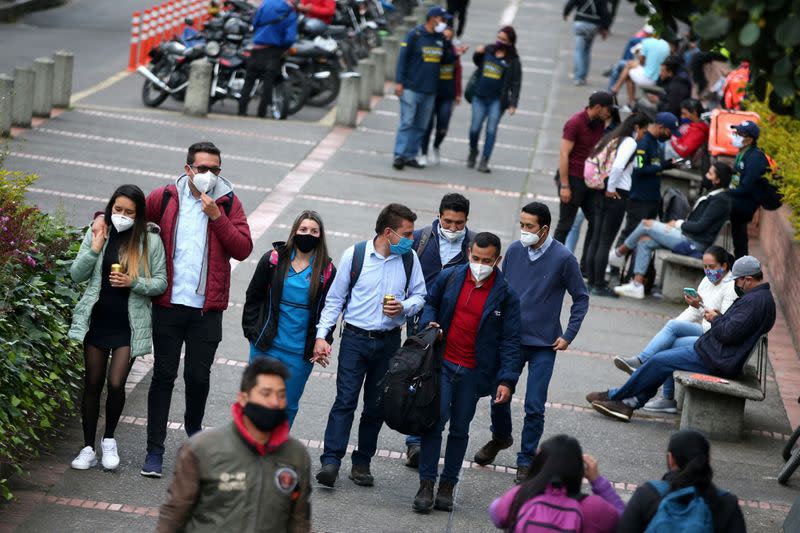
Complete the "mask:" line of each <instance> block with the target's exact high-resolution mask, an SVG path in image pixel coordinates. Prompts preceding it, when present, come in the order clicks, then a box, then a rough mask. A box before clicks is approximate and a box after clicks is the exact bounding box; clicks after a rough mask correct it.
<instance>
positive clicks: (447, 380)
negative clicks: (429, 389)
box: [419, 361, 478, 484]
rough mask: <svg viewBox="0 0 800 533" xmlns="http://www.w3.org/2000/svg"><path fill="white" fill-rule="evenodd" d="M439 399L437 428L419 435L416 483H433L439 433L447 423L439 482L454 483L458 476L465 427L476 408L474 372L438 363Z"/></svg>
mask: <svg viewBox="0 0 800 533" xmlns="http://www.w3.org/2000/svg"><path fill="white" fill-rule="evenodd" d="M439 394H440V397H439V424H438V425H437V426H435V427H434V428H433V429H431V430H430V431H428V432H427V433H425V434H424V435H422V448H421V449H420V452H419V479H420V480H424V479H434V480H435V479H436V471H437V469H438V466H439V453H440V452H441V449H442V432H443V431H444V426H445V424H447V421H448V420H450V427H449V429H448V433H447V448H445V452H444V469H443V470H442V476H441V479H442V480H447V481H451V482H452V483H454V484H455V483H458V473H459V472H460V471H461V464H462V463H463V462H464V455H465V454H466V453H467V444H468V443H469V425H470V422H472V418H473V417H474V416H475V406H476V405H477V404H478V370H477V369H476V368H466V367H463V366H459V365H457V364H455V363H451V362H450V361H442V374H441V382H440V393H439Z"/></svg>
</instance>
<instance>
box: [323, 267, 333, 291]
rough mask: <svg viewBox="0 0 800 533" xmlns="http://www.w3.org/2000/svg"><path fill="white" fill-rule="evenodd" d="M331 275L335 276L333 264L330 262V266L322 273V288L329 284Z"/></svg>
mask: <svg viewBox="0 0 800 533" xmlns="http://www.w3.org/2000/svg"><path fill="white" fill-rule="evenodd" d="M331 275H333V263H332V262H328V266H327V267H325V271H324V272H323V273H322V286H323V287H324V286H325V285H327V284H328V280H330V279H331Z"/></svg>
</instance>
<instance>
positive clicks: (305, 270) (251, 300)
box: [242, 211, 336, 426]
mask: <svg viewBox="0 0 800 533" xmlns="http://www.w3.org/2000/svg"><path fill="white" fill-rule="evenodd" d="M272 246H273V249H272V250H270V251H269V252H267V253H265V254H264V255H263V256H261V259H260V260H259V261H258V266H257V267H256V271H255V273H254V274H253V278H252V279H251V280H250V285H249V286H248V287H247V296H246V298H245V303H244V310H243V311H242V329H243V331H244V336H245V337H246V338H247V340H249V341H250V361H251V362H252V361H253V359H254V358H256V357H263V356H269V357H272V358H274V359H277V360H279V361H281V362H282V363H283V364H285V365H286V367H287V368H288V369H289V373H290V375H289V379H287V380H286V400H287V412H288V416H289V425H290V426H291V424H292V423H294V418H295V416H296V415H297V410H298V408H299V403H300V397H301V396H302V395H303V390H304V389H305V386H306V381H308V377H309V376H310V375H311V369H312V368H313V367H314V363H315V362H317V363H319V364H321V365H322V366H327V364H328V363H327V359H323V360H318V359H316V358H314V354H313V352H314V341H315V340H316V332H317V330H316V325H317V322H318V321H319V317H320V314H321V313H322V309H323V307H324V305H325V296H326V295H327V293H328V289H329V288H330V286H331V283H332V282H333V278H334V276H335V275H336V268H334V266H333V262H332V261H331V258H330V257H329V256H328V245H327V242H326V240H325V226H324V225H323V224H322V217H320V215H319V213H317V212H316V211H303V212H302V213H300V214H299V215H297V218H295V220H294V224H292V229H291V230H290V232H289V238H288V239H286V242H275V243H273V245H272ZM328 337H329V342H333V335H332V333H329V334H328Z"/></svg>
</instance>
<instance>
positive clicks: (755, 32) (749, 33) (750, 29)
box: [739, 22, 761, 46]
mask: <svg viewBox="0 0 800 533" xmlns="http://www.w3.org/2000/svg"><path fill="white" fill-rule="evenodd" d="M760 36H761V28H759V27H758V24H756V23H755V22H748V23H747V24H745V25H744V26H743V27H742V29H741V30H740V31H739V43H740V44H741V45H742V46H753V45H754V44H755V43H756V41H758V38H759V37H760Z"/></svg>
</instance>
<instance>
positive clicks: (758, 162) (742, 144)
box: [731, 120, 769, 257]
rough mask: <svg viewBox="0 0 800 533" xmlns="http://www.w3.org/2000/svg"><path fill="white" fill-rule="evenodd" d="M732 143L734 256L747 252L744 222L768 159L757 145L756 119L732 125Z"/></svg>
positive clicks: (756, 200) (755, 207)
mask: <svg viewBox="0 0 800 533" xmlns="http://www.w3.org/2000/svg"><path fill="white" fill-rule="evenodd" d="M734 131H735V132H736V135H734V136H733V145H734V146H735V147H737V148H739V153H738V154H737V155H736V161H735V163H734V165H733V178H732V179H731V196H732V197H733V207H732V208H731V236H732V237H733V254H734V255H735V256H736V257H742V256H743V255H747V248H748V246H747V244H748V243H747V241H748V239H747V224H749V223H750V221H751V220H753V215H754V214H755V212H756V210H758V206H759V198H758V193H759V192H760V187H759V185H760V182H761V180H762V178H763V177H764V173H765V172H767V170H768V169H769V161H767V156H766V155H764V152H762V151H761V149H760V148H759V147H758V146H757V143H758V135H759V133H760V130H759V128H758V126H757V125H756V123H755V122H753V121H750V120H746V121H744V122H742V123H741V124H739V125H738V126H736V127H734Z"/></svg>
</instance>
